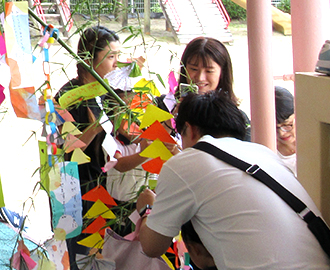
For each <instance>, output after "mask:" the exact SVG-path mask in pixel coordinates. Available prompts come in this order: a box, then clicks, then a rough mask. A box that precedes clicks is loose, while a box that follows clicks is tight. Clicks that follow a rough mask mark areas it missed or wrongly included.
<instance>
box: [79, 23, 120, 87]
mask: <svg viewBox="0 0 330 270" xmlns="http://www.w3.org/2000/svg"><path fill="white" fill-rule="evenodd" d="M114 41H119V37H118V35H117V34H116V32H114V31H112V30H109V29H108V28H106V27H104V26H94V27H90V28H87V29H86V30H85V31H84V32H83V33H82V35H81V37H80V40H79V43H78V56H79V57H80V58H81V59H83V60H87V61H89V62H90V64H92V63H93V60H95V59H97V56H98V54H99V52H100V51H102V50H103V49H104V48H105V47H106V46H108V45H109V44H110V42H114ZM77 72H78V79H79V83H80V84H81V85H82V84H83V82H82V80H83V78H84V75H85V73H86V72H87V70H86V69H85V68H84V67H83V65H82V64H81V63H77Z"/></svg>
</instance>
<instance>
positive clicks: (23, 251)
mask: <svg viewBox="0 0 330 270" xmlns="http://www.w3.org/2000/svg"><path fill="white" fill-rule="evenodd" d="M36 265H37V263H36V262H35V261H34V260H32V259H31V257H30V251H29V249H28V248H27V247H26V246H25V244H24V241H23V240H19V241H18V247H17V252H16V253H15V254H14V255H13V258H12V266H13V267H14V268H16V269H18V270H32V269H33V268H34V267H35V266H36Z"/></svg>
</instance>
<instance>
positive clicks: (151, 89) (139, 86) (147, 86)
mask: <svg viewBox="0 0 330 270" xmlns="http://www.w3.org/2000/svg"><path fill="white" fill-rule="evenodd" d="M134 90H135V91H136V92H144V93H146V94H151V95H152V96H157V97H159V96H160V92H159V90H158V89H157V87H156V85H155V83H154V81H152V80H150V81H148V80H146V79H145V78H142V79H141V80H139V81H138V82H137V83H136V84H135V85H134Z"/></svg>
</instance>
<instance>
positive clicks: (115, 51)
mask: <svg viewBox="0 0 330 270" xmlns="http://www.w3.org/2000/svg"><path fill="white" fill-rule="evenodd" d="M120 47H121V45H120V42H119V41H112V42H110V44H109V46H106V47H105V48H104V49H103V50H102V51H100V52H99V53H98V55H97V57H96V59H95V62H94V70H95V71H96V73H97V74H99V76H100V77H101V78H104V76H105V75H106V74H107V73H109V72H110V71H113V70H115V69H116V68H117V61H118V55H119V52H120Z"/></svg>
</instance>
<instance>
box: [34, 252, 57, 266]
mask: <svg viewBox="0 0 330 270" xmlns="http://www.w3.org/2000/svg"><path fill="white" fill-rule="evenodd" d="M30 257H31V259H33V260H34V261H35V262H36V263H37V265H36V266H35V268H34V270H56V266H55V264H54V263H53V262H52V261H50V260H49V259H48V258H47V257H46V255H45V253H44V252H43V250H42V251H41V250H39V249H35V250H34V251H32V252H31V256H30Z"/></svg>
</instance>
